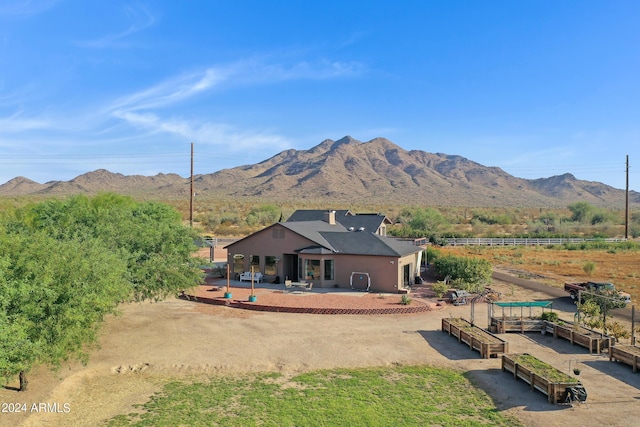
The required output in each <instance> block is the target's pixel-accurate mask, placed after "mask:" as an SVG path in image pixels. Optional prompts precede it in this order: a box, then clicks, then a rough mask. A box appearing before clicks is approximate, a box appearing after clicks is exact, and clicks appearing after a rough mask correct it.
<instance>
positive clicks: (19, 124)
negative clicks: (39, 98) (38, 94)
mask: <svg viewBox="0 0 640 427" xmlns="http://www.w3.org/2000/svg"><path fill="white" fill-rule="evenodd" d="M52 125H53V122H52V121H51V120H49V119H45V118H23V117H21V116H20V114H18V113H16V114H13V115H11V116H9V117H0V129H2V134H18V133H22V132H28V131H32V130H41V129H46V128H50V127H51V126H52Z"/></svg>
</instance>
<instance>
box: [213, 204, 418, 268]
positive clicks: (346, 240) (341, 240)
mask: <svg viewBox="0 0 640 427" xmlns="http://www.w3.org/2000/svg"><path fill="white" fill-rule="evenodd" d="M299 212H308V213H309V212H316V214H315V215H316V216H317V213H318V212H319V213H322V214H323V215H324V214H325V213H326V211H296V213H299ZM338 212H348V211H337V212H336V224H334V225H331V224H329V223H328V222H326V221H323V220H322V219H320V220H318V219H316V220H309V221H303V220H301V219H298V220H294V221H291V220H288V221H286V222H279V223H277V224H274V225H271V226H269V227H267V228H271V227H273V226H275V225H280V226H282V227H285V228H287V229H289V230H291V231H292V232H294V233H296V234H298V235H300V236H302V237H304V238H306V239H308V240H309V241H310V244H309V245H308V246H306V247H301V248H298V249H297V252H299V253H307V254H310V253H314V254H326V253H336V254H344V255H374V256H391V257H401V256H405V255H410V254H413V253H416V252H418V251H420V250H422V249H421V248H420V247H419V246H415V245H414V244H413V243H411V242H407V241H402V240H398V239H394V238H391V237H384V236H380V235H378V234H376V233H375V230H376V229H373V230H371V229H369V230H367V229H366V227H365V230H364V231H358V228H355V229H354V231H350V230H349V229H348V228H347V227H345V226H344V225H343V224H342V223H340V222H338V221H337V218H338ZM305 215H307V214H299V216H298V218H303V217H304V216H305ZM351 215H352V214H347V215H345V216H343V217H342V218H344V217H348V216H351ZM310 216H313V215H310ZM365 216H368V217H378V220H377V221H378V222H377V226H376V227H378V226H379V225H380V224H381V219H380V218H386V217H384V216H382V215H378V214H371V215H365ZM262 231H264V230H262ZM250 237H251V236H247V237H245V238H243V239H241V240H245V239H248V238H250ZM236 243H237V242H236ZM232 245H233V243H232V244H231V245H228V246H226V247H229V246H232Z"/></svg>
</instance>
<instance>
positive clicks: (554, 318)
mask: <svg viewBox="0 0 640 427" xmlns="http://www.w3.org/2000/svg"><path fill="white" fill-rule="evenodd" d="M540 318H541V319H542V320H546V321H547V322H552V323H557V322H558V313H556V312H553V311H545V312H544V313H542V316H540Z"/></svg>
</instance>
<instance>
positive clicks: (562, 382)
mask: <svg viewBox="0 0 640 427" xmlns="http://www.w3.org/2000/svg"><path fill="white" fill-rule="evenodd" d="M520 356H527V357H528V358H532V359H535V361H536V365H541V366H544V369H535V370H534V368H532V367H531V366H528V365H527V364H523V363H521V362H520V361H519V360H520ZM502 371H503V372H504V371H507V372H510V373H512V374H513V378H515V379H518V378H520V379H521V380H522V381H524V382H526V383H527V384H529V385H530V386H531V391H533V390H538V391H540V392H542V393H543V394H546V395H547V400H548V401H549V403H553V404H556V403H558V402H561V403H563V402H565V401H566V398H567V389H568V388H569V387H577V386H579V387H582V384H581V383H580V382H579V381H578V380H576V379H575V378H573V377H570V376H569V375H567V374H565V373H563V372H561V371H559V370H557V369H556V368H554V367H552V366H550V365H547V364H546V363H544V362H542V361H541V360H539V359H536V358H535V357H533V356H531V355H528V354H527V353H524V354H503V355H502Z"/></svg>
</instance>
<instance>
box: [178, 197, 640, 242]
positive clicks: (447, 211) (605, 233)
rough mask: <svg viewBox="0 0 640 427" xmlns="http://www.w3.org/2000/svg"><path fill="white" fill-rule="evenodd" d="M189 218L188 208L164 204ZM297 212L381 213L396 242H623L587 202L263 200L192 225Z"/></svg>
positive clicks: (210, 213)
mask: <svg viewBox="0 0 640 427" xmlns="http://www.w3.org/2000/svg"><path fill="white" fill-rule="evenodd" d="M166 203H168V204H171V205H173V206H174V207H175V208H176V209H177V210H178V211H179V212H180V213H181V214H182V216H183V218H185V219H186V218H189V203H188V201H182V200H167V201H166ZM297 209H350V210H352V211H353V212H356V213H366V212H376V213H383V214H385V215H387V217H389V219H391V221H392V222H393V225H392V226H390V227H389V228H388V231H389V234H391V235H395V236H399V237H428V238H430V239H431V240H432V241H437V240H438V239H440V238H442V237H594V238H598V237H600V238H603V237H623V236H624V232H625V225H624V224H625V213H624V211H623V210H620V209H606V208H602V207H598V206H593V205H590V204H588V203H585V202H578V203H574V204H571V205H569V206H567V207H566V208H561V209H560V208H525V207H511V208H462V207H425V206H399V205H344V204H340V203H338V204H331V203H329V204H328V203H327V202H322V201H316V202H310V201H303V202H300V203H296V204H293V203H278V204H275V203H273V202H265V201H262V200H246V201H238V200H197V201H196V203H195V206H194V216H193V218H194V221H195V225H196V227H197V229H198V230H199V231H200V232H201V233H203V234H205V235H215V236H245V235H247V234H249V233H252V232H254V231H257V230H259V229H261V228H263V227H265V226H268V225H271V224H273V223H274V222H277V221H278V220H280V219H281V218H282V219H283V220H286V219H287V218H288V217H289V216H290V215H291V214H292V213H293V212H294V211H295V210H297ZM629 237H632V238H635V237H640V212H632V213H631V215H630V218H629Z"/></svg>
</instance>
